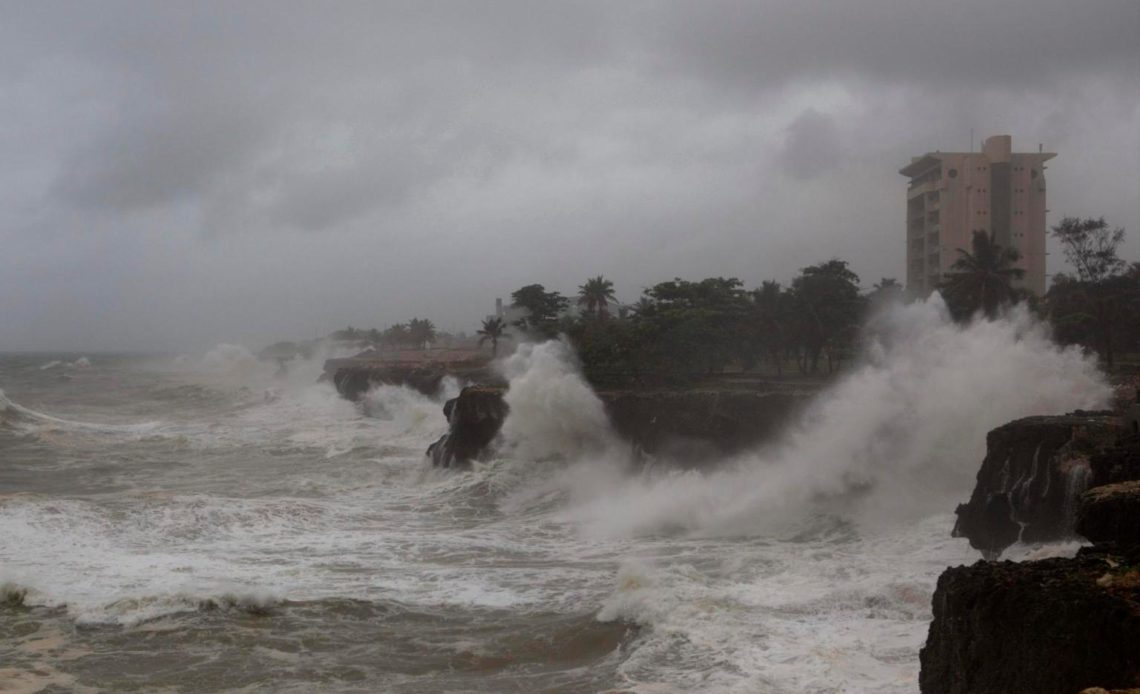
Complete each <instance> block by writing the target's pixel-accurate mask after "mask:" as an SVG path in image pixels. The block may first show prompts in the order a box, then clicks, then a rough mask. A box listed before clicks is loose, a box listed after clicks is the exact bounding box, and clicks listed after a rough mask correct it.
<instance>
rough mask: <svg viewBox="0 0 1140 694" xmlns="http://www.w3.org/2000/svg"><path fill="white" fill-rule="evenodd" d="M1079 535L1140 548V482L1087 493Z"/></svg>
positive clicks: (1081, 509) (1106, 486)
mask: <svg viewBox="0 0 1140 694" xmlns="http://www.w3.org/2000/svg"><path fill="white" fill-rule="evenodd" d="M1077 532H1078V533H1080V534H1081V535H1082V536H1084V537H1086V538H1088V539H1089V540H1091V541H1093V542H1094V543H1109V542H1111V543H1115V544H1117V545H1123V546H1140V481H1135V480H1134V481H1131V482H1117V483H1116V484H1108V485H1104V486H1102V487H1094V488H1093V489H1090V490H1089V491H1087V492H1085V494H1084V496H1083V497H1081V505H1080V509H1079V510H1078V511H1077ZM1137 647H1138V648H1140V644H1138V645H1137Z"/></svg>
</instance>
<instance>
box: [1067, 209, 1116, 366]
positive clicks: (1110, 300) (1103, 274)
mask: <svg viewBox="0 0 1140 694" xmlns="http://www.w3.org/2000/svg"><path fill="white" fill-rule="evenodd" d="M1052 236H1053V238H1055V239H1057V240H1058V241H1060V243H1061V248H1062V250H1063V251H1064V254H1065V259H1066V260H1067V261H1069V264H1070V265H1072V266H1073V267H1074V268H1075V269H1076V271H1077V276H1076V277H1075V278H1074V277H1070V276H1069V275H1065V274H1058V275H1056V276H1055V277H1054V278H1053V284H1052V286H1050V288H1049V293H1048V294H1047V295H1046V301H1047V304H1048V306H1049V316H1050V318H1051V319H1052V322H1053V325H1054V331H1055V335H1056V337H1057V338H1058V339H1059V340H1061V341H1065V342H1076V343H1081V344H1085V345H1088V346H1090V347H1091V348H1092V349H1093V350H1095V351H1096V353H1097V355H1098V356H1099V357H1100V359H1101V361H1102V362H1103V363H1104V365H1105V367H1106V368H1108V369H1112V368H1113V366H1114V365H1115V362H1116V350H1117V347H1118V342H1119V341H1120V338H1121V337H1122V336H1123V335H1122V333H1121V330H1120V329H1118V328H1124V333H1125V334H1126V333H1127V328H1126V327H1125V326H1128V325H1130V324H1131V323H1132V322H1135V321H1136V320H1137V308H1136V301H1137V290H1136V284H1137V282H1136V280H1134V279H1133V278H1132V275H1134V274H1137V273H1135V272H1126V270H1128V269H1129V268H1128V264H1127V263H1126V262H1125V261H1124V260H1123V259H1122V258H1120V256H1119V255H1118V253H1117V250H1118V249H1119V247H1120V244H1122V243H1123V242H1124V229H1123V228H1121V227H1117V228H1115V229H1114V228H1112V227H1110V226H1109V224H1108V222H1106V221H1105V220H1104V218H1103V217H1101V218H1099V219H1093V218H1088V219H1078V218H1076V217H1065V218H1064V219H1062V220H1061V221H1060V223H1058V224H1057V225H1056V226H1054V227H1053V229H1052Z"/></svg>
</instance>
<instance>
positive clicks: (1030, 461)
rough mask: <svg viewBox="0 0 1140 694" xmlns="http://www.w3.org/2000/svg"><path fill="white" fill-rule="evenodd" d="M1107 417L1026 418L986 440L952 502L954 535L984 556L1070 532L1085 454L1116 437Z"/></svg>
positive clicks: (1087, 469)
mask: <svg viewBox="0 0 1140 694" xmlns="http://www.w3.org/2000/svg"><path fill="white" fill-rule="evenodd" d="M1118 422H1119V420H1118V419H1117V418H1116V417H1114V416H1112V414H1111V413H1110V412H1079V411H1078V412H1074V413H1071V414H1068V415H1064V416H1057V417H1026V418H1024V419H1019V420H1016V421H1014V422H1010V423H1009V424H1006V425H1004V426H1001V427H998V428H997V429H994V430H993V431H991V432H990V433H989V435H988V436H987V437H986V457H985V460H984V461H982V467H981V469H980V470H979V471H978V482H977V485H976V486H975V487H974V492H973V494H972V495H971V497H970V500H969V502H967V503H965V504H962V505H959V506H958V509H957V511H956V513H957V514H958V521H957V523H956V524H955V526H954V533H953V534H954V536H955V537H965V538H968V539H969V541H970V545H971V546H972V547H975V548H977V549H979V550H981V551H982V554H983V556H985V557H987V558H996V557H997V556H999V555H1000V554H1001V552H1002V550H1004V549H1005V548H1006V547H1008V546H1009V545H1011V544H1013V543H1014V542H1016V541H1017V540H1018V539H1021V540H1023V541H1026V542H1043V541H1049V540H1058V539H1063V538H1065V537H1069V536H1071V535H1072V533H1073V522H1074V519H1075V516H1076V502H1077V498H1078V497H1079V495H1080V494H1081V493H1082V492H1084V491H1085V489H1086V488H1087V487H1088V482H1089V478H1090V476H1091V465H1090V461H1089V459H1090V456H1092V455H1094V454H1095V453H1097V452H1099V451H1102V450H1104V449H1105V448H1107V447H1108V446H1109V445H1110V444H1111V442H1112V441H1113V439H1114V438H1115V437H1116V435H1117V434H1118V433H1119V424H1118Z"/></svg>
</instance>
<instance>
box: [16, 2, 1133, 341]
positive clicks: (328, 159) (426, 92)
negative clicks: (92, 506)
mask: <svg viewBox="0 0 1140 694" xmlns="http://www.w3.org/2000/svg"><path fill="white" fill-rule="evenodd" d="M0 16H2V17H3V19H2V21H0V351H4V350H80V351H82V350H117V349H138V350H179V351H190V350H200V349H204V348H208V347H210V346H211V345H213V344H216V343H218V342H223V341H225V342H241V343H244V344H246V345H247V346H249V347H253V348H256V347H259V346H261V345H264V344H266V343H268V342H271V341H274V340H278V339H293V338H309V337H313V336H314V335H315V334H317V333H322V334H323V333H326V332H328V331H330V330H332V329H334V328H336V327H341V326H344V325H346V324H349V323H351V324H353V325H356V326H365V327H371V326H380V327H383V326H385V325H388V324H390V323H394V322H397V321H403V320H406V319H408V318H410V317H412V316H421V317H428V318H431V319H432V320H434V321H435V322H436V324H437V325H438V326H439V327H441V328H443V329H446V330H453V331H458V330H466V331H468V332H471V331H472V330H474V329H475V328H476V327H477V325H478V322H479V319H481V318H482V317H483V316H484V315H485V314H487V313H489V312H490V311H491V310H492V308H493V302H494V299H495V297H496V296H501V297H504V298H507V297H508V295H509V294H510V292H511V291H513V290H514V289H517V288H518V287H520V286H522V285H524V284H529V283H534V282H538V283H542V284H545V285H546V286H547V287H548V288H550V289H557V290H560V291H562V292H564V293H566V294H572V293H574V292H575V291H576V287H577V285H579V284H581V283H582V282H583V281H584V280H585V279H586V278H587V277H590V276H594V275H598V274H604V275H605V276H606V277H608V278H611V279H612V280H614V282H615V284H616V287H617V292H618V297H619V299H621V300H624V301H633V300H635V299H636V298H637V296H638V294H639V293H640V291H641V289H642V288H643V287H645V286H647V285H650V284H653V283H656V282H659V281H663V280H667V279H670V278H672V277H674V276H682V277H685V278H689V279H700V278H702V277H706V276H710V275H724V276H730V275H731V276H737V277H739V278H741V279H742V280H744V282H745V283H746V284H748V285H750V286H752V285H758V284H759V283H760V281H761V280H764V279H777V280H780V281H784V282H786V281H788V280H789V279H790V278H791V277H792V276H793V275H794V274H795V272H796V271H797V270H798V269H799V268H801V267H803V266H805V265H808V264H812V263H816V262H819V261H823V260H826V259H828V258H831V257H840V258H843V259H845V260H848V261H849V262H850V263H851V266H852V268H853V269H854V270H855V271H856V272H857V273H859V275H860V276H861V277H862V278H863V283H864V286H865V287H869V286H870V285H871V284H873V283H874V282H875V281H877V280H878V279H879V278H880V277H883V276H888V277H897V278H899V279H900V280H901V279H903V277H904V253H905V246H904V243H905V241H904V229H903V218H904V208H905V184H906V179H905V178H904V177H902V176H901V175H899V174H898V169H899V168H900V167H901V166H903V165H904V164H906V163H907V162H908V161H909V158H910V157H911V156H912V155H915V154H920V153H922V152H925V151H928V150H935V149H942V150H966V149H968V148H969V146H970V132H971V129H973V131H974V133H975V140H976V141H980V140H981V139H982V138H983V137H985V136H987V135H991V134H998V133H1008V134H1011V135H1013V140H1014V148H1015V150H1018V151H1036V150H1037V146H1038V143H1043V144H1044V146H1045V149H1046V150H1047V151H1055V152H1057V153H1058V156H1057V158H1056V159H1054V160H1053V161H1052V162H1051V163H1050V167H1049V172H1048V174H1047V176H1048V179H1049V208H1050V210H1051V212H1050V220H1051V222H1056V221H1057V220H1059V219H1060V218H1061V217H1062V216H1100V215H1104V216H1106V217H1108V219H1109V221H1111V222H1113V223H1115V224H1117V225H1122V226H1124V227H1126V228H1127V230H1128V234H1129V236H1128V241H1127V244H1126V246H1125V249H1124V254H1125V256H1126V257H1127V258H1129V259H1130V260H1136V259H1140V2H1137V1H1136V0H1082V1H1080V2H1074V1H1073V0H1016V1H1008V2H1007V1H995V0H955V1H954V2H946V1H945V0H937V1H935V2H898V1H897V0H866V1H863V0H860V1H859V2H854V1H852V2H833V1H823V0H818V1H817V0H786V1H783V2H706V1H701V2H697V1H695V0H694V1H691V2H677V3H665V2H662V3H641V2H616V3H615V2H600V3H566V2H560V3H552V2H535V1H534V0H521V1H519V2H483V3H477V2H455V3H444V2H406V3H382V2H361V3H349V2H335V3H315V2H314V3H296V2H281V1H278V0H273V1H272V2H252V1H245V0H243V1H242V2H231V1H228V0H227V1H226V2H217V3H210V2H200V1H196V2H141V1H140V2H133V3H120V2H106V1H98V2H96V1H92V2H45V1H43V0H37V1H35V2H26V1H24V0H13V1H4V2H0ZM1051 251H1052V256H1051V258H1050V268H1049V271H1050V272H1054V271H1057V270H1059V269H1061V268H1060V263H1061V257H1060V253H1059V252H1058V249H1056V248H1051Z"/></svg>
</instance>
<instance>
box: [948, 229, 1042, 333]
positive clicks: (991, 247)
mask: <svg viewBox="0 0 1140 694" xmlns="http://www.w3.org/2000/svg"><path fill="white" fill-rule="evenodd" d="M970 246H971V250H970V251H967V250H965V249H964V248H959V249H958V259H957V260H955V261H954V264H953V265H951V266H950V272H948V273H946V276H945V278H944V279H943V281H942V295H943V296H944V297H945V299H946V303H947V305H948V306H949V307H950V312H951V313H952V314H953V315H954V317H955V318H957V319H958V320H967V319H969V317H970V316H972V315H974V314H975V313H977V312H978V311H981V312H982V313H984V314H985V316H986V317H987V318H994V317H995V316H997V314H998V311H999V310H1001V308H1002V307H1004V306H1008V305H1010V304H1013V303H1015V302H1017V301H1018V299H1020V298H1021V297H1022V293H1021V292H1019V291H1018V290H1017V289H1016V288H1015V287H1014V286H1013V283H1014V281H1015V280H1020V279H1021V278H1022V277H1024V276H1025V270H1022V269H1021V268H1018V267H1015V264H1016V263H1017V261H1018V259H1020V258H1021V254H1020V253H1018V252H1017V249H1014V248H1006V247H1004V246H1002V245H1001V244H999V243H998V242H997V240H996V239H995V237H994V233H993V232H990V233H989V234H988V235H987V234H986V232H985V231H983V230H981V229H979V230H976V231H975V232H974V234H973V237H972V238H971V239H970Z"/></svg>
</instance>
